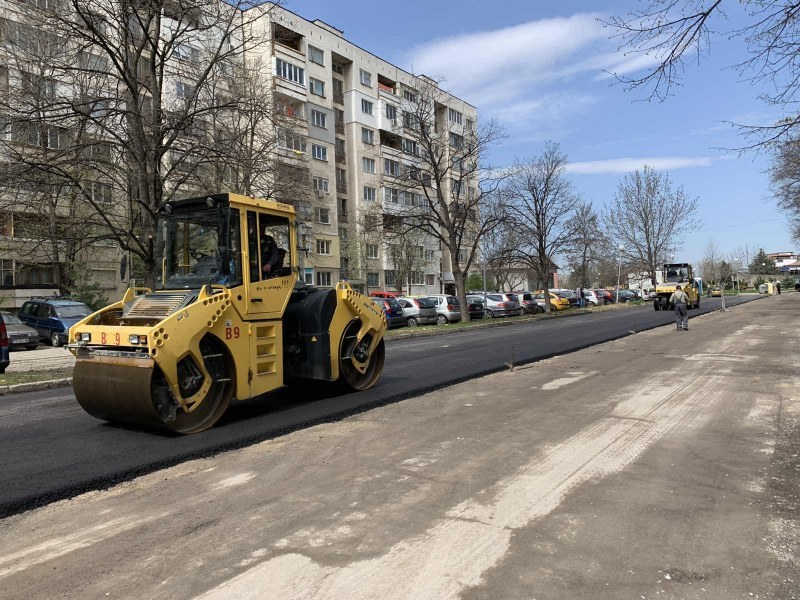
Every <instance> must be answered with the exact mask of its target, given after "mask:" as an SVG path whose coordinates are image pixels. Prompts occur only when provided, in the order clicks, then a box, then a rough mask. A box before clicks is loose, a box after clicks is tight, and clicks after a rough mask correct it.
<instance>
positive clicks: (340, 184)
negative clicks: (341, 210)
mask: <svg viewBox="0 0 800 600" xmlns="http://www.w3.org/2000/svg"><path fill="white" fill-rule="evenodd" d="M336 191H337V192H338V193H340V194H346V193H347V182H346V181H337V182H336Z"/></svg>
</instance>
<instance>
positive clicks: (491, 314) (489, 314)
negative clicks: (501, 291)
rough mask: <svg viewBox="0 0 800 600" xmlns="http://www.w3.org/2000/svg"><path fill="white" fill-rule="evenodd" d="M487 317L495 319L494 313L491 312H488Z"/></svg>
mask: <svg viewBox="0 0 800 600" xmlns="http://www.w3.org/2000/svg"><path fill="white" fill-rule="evenodd" d="M486 316H487V317H489V318H490V319H494V313H493V312H492V311H490V310H487V311H486Z"/></svg>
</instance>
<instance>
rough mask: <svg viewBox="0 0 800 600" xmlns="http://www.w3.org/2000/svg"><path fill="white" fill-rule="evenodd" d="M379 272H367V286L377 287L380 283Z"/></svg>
mask: <svg viewBox="0 0 800 600" xmlns="http://www.w3.org/2000/svg"><path fill="white" fill-rule="evenodd" d="M379 279H380V273H367V287H378V286H379V285H380V281H379Z"/></svg>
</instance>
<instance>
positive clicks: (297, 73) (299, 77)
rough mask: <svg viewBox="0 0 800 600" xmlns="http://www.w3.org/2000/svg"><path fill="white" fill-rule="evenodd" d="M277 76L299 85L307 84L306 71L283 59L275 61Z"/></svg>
mask: <svg viewBox="0 0 800 600" xmlns="http://www.w3.org/2000/svg"><path fill="white" fill-rule="evenodd" d="M275 75H276V76H278V77H280V78H281V79H285V80H286V81H291V82H292V83H296V84H298V85H305V83H306V70H305V69H304V68H303V67H298V66H297V65H296V64H294V63H290V62H289V61H288V60H283V59H282V58H276V59H275Z"/></svg>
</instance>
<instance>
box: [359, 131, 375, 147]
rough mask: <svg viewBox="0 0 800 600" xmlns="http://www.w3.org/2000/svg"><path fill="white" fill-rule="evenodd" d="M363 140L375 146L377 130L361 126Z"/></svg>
mask: <svg viewBox="0 0 800 600" xmlns="http://www.w3.org/2000/svg"><path fill="white" fill-rule="evenodd" d="M361 141H362V142H364V143H365V144H369V145H370V146H373V145H374V144H375V132H374V131H372V129H367V128H366V127H362V128H361Z"/></svg>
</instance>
